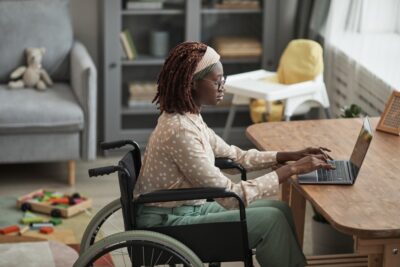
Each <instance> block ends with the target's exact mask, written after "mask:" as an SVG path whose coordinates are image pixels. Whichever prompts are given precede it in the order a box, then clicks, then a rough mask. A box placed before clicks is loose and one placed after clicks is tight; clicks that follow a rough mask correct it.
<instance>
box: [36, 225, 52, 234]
mask: <svg viewBox="0 0 400 267" xmlns="http://www.w3.org/2000/svg"><path fill="white" fill-rule="evenodd" d="M39 231H40V232H41V233H43V234H51V233H52V232H53V231H54V229H53V227H40V230H39Z"/></svg>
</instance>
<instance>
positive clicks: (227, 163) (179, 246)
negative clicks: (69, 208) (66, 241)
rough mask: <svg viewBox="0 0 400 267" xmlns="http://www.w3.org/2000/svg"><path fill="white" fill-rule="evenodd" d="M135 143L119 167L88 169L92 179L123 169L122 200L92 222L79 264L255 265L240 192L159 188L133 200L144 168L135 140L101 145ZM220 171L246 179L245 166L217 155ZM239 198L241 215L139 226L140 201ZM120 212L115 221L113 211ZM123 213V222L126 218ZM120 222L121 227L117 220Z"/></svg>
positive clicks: (110, 204)
mask: <svg viewBox="0 0 400 267" xmlns="http://www.w3.org/2000/svg"><path fill="white" fill-rule="evenodd" d="M128 145H129V146H132V149H131V150H130V151H129V152H127V153H126V154H125V155H124V157H123V158H122V159H121V160H120V161H119V162H118V165H117V166H107V167H100V168H95V169H90V170H89V176H90V177H96V176H102V175H108V174H111V173H114V172H117V173H118V181H119V189H120V198H119V199H116V200H114V201H112V202H111V203H109V204H108V205H106V206H105V207H104V208H102V209H101V210H100V211H99V212H98V213H97V214H96V215H95V216H94V217H93V219H92V220H91V222H90V223H89V225H88V226H87V228H86V230H85V232H84V235H83V237H82V241H81V245H80V256H79V258H78V260H77V261H76V262H75V264H74V267H81V266H99V265H101V266H120V265H122V266H126V265H128V266H135V267H136V266H195V267H197V266H204V263H209V266H220V263H221V262H233V261H242V262H243V263H244V266H246V267H252V266H253V260H252V255H253V252H252V250H251V249H250V248H249V243H248V234H247V224H246V213H245V205H244V203H243V201H242V199H241V198H240V197H239V196H238V195H237V194H235V193H233V192H230V191H227V190H226V189H225V188H214V187H213V188H187V189H170V190H158V191H154V192H150V193H147V194H143V195H140V196H139V197H137V198H135V199H134V198H133V189H134V187H135V184H136V179H137V177H138V176H139V172H140V168H141V164H142V163H141V153H140V148H139V146H138V144H137V143H136V142H134V141H132V140H121V141H114V142H108V143H102V144H101V148H102V149H103V150H108V149H116V148H121V147H124V146H128ZM215 165H216V166H217V167H219V168H220V169H232V168H234V169H237V170H239V171H240V173H241V179H242V180H246V170H245V169H244V168H243V167H242V166H241V165H239V164H237V163H235V162H233V161H232V160H230V159H227V158H217V159H216V160H215ZM227 197H231V198H235V199H236V200H237V201H238V206H239V214H240V216H239V217H240V219H239V220H238V221H232V222H223V223H222V222H220V223H219V222H216V223H204V224H192V225H179V226H162V227H151V228H145V229H143V228H139V227H137V225H136V218H135V217H136V215H135V214H136V213H135V211H136V210H137V207H138V205H143V204H146V203H155V202H168V201H183V200H195V199H207V200H208V201H213V199H215V198H227ZM117 213H120V217H118V216H117V218H118V219H117V220H114V222H112V220H111V218H112V216H113V215H115V214H117ZM121 217H122V221H121ZM109 221H110V222H111V223H110V225H111V227H112V228H113V229H114V230H116V233H113V234H111V235H109V236H104V234H103V232H102V230H103V228H104V227H105V225H106V224H107V222H109ZM118 223H119V224H120V225H121V226H120V227H117V226H116V224H118Z"/></svg>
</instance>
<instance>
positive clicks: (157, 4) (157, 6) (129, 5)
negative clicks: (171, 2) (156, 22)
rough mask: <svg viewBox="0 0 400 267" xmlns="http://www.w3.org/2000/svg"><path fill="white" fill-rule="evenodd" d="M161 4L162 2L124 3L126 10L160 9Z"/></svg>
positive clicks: (153, 0) (157, 0)
mask: <svg viewBox="0 0 400 267" xmlns="http://www.w3.org/2000/svg"><path fill="white" fill-rule="evenodd" d="M163 4H164V1H163V0H147V1H143V0H136V1H133V0H131V1H128V2H127V3H126V9H162V8H163Z"/></svg>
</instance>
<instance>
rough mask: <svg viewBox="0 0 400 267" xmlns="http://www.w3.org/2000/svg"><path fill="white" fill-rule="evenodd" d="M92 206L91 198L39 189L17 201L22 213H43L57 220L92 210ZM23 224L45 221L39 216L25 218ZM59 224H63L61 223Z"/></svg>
mask: <svg viewBox="0 0 400 267" xmlns="http://www.w3.org/2000/svg"><path fill="white" fill-rule="evenodd" d="M91 206H92V200H91V199H90V198H86V197H82V196H81V195H80V194H79V193H74V194H72V195H67V194H64V193H60V192H56V191H51V190H44V189H39V190H37V191H34V192H32V193H29V194H27V195H24V196H22V197H20V198H19V199H18V200H17V207H18V208H20V209H21V210H22V211H36V212H41V213H44V214H49V215H50V216H52V217H55V218H57V217H64V218H68V217H70V216H72V215H75V214H77V213H80V212H82V211H84V210H86V209H88V208H91ZM53 220H54V218H53ZM22 222H23V223H24V224H28V223H43V222H44V220H43V219H42V220H41V218H40V217H37V216H36V217H35V216H31V217H29V216H25V217H24V218H23V219H22ZM57 222H58V223H61V222H60V221H57ZM54 224H56V223H54Z"/></svg>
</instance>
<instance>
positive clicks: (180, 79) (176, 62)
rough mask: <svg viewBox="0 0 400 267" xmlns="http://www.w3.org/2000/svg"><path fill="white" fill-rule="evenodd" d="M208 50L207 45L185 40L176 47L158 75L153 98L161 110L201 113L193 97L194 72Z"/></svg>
mask: <svg viewBox="0 0 400 267" xmlns="http://www.w3.org/2000/svg"><path fill="white" fill-rule="evenodd" d="M206 50H207V45H205V44H202V43H198V42H184V43H181V44H179V45H177V46H176V47H174V48H173V49H172V50H171V51H170V53H169V55H168V57H167V59H166V60H165V63H164V65H163V67H162V69H161V72H160V74H159V76H158V81H157V84H158V87H157V94H156V96H155V97H154V99H153V101H152V102H153V103H154V102H155V104H156V105H158V106H159V107H158V108H159V109H160V111H161V112H164V111H165V112H167V113H175V112H177V113H180V114H183V113H185V112H190V113H199V108H198V107H197V105H196V103H195V102H194V99H193V97H192V89H193V79H194V78H195V79H196V78H198V77H197V76H198V75H197V74H196V77H193V73H194V71H195V69H196V67H197V64H198V63H199V61H200V60H201V59H202V57H203V55H204V54H205V52H206ZM202 76H203V75H202Z"/></svg>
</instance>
